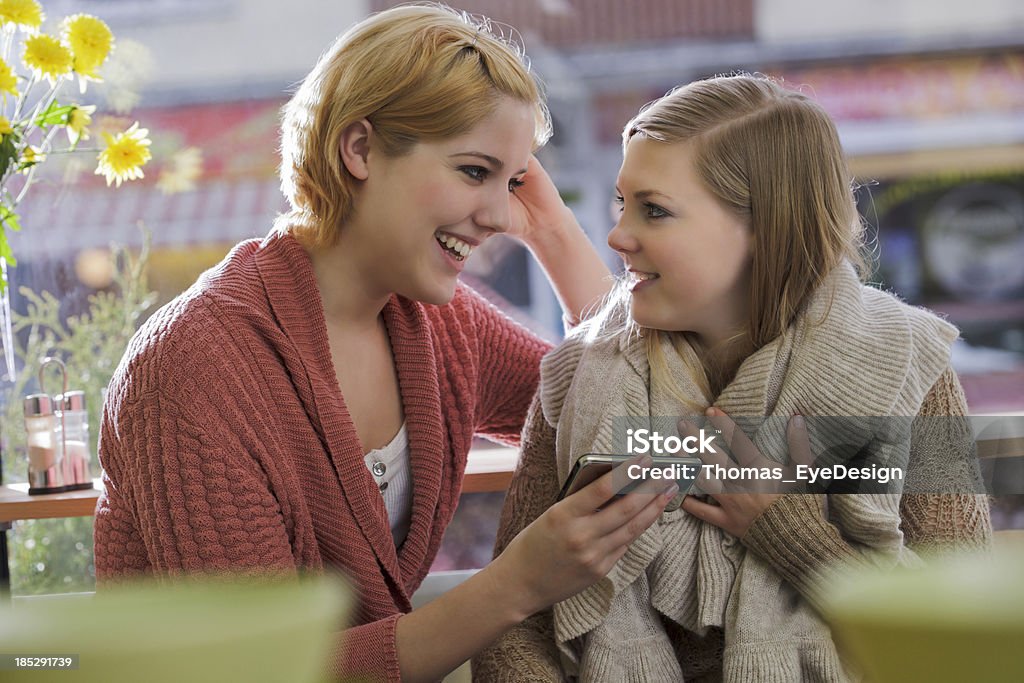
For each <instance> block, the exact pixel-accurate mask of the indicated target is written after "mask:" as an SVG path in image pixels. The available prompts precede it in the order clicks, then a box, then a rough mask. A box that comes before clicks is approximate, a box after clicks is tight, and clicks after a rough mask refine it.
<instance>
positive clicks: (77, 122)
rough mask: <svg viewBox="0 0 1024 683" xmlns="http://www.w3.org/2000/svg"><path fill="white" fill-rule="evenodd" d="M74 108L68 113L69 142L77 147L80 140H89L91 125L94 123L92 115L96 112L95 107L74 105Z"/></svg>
mask: <svg viewBox="0 0 1024 683" xmlns="http://www.w3.org/2000/svg"><path fill="white" fill-rule="evenodd" d="M73 106H74V108H73V109H72V110H71V111H70V112H69V113H68V125H67V133H68V142H70V143H71V144H72V145H77V144H78V141H79V140H88V139H89V128H88V126H89V124H90V123H92V114H93V112H94V111H96V106H95V105H91V104H90V105H88V106H86V107H82V106H79V105H73Z"/></svg>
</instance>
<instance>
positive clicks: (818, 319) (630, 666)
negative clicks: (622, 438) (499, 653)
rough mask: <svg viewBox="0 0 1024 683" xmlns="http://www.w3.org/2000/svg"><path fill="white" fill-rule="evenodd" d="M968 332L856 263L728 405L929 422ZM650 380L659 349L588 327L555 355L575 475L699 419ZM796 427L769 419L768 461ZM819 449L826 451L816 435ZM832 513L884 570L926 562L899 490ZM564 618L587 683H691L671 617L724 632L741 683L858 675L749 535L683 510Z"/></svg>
mask: <svg viewBox="0 0 1024 683" xmlns="http://www.w3.org/2000/svg"><path fill="white" fill-rule="evenodd" d="M956 336H957V332H956V329H955V328H954V327H953V326H951V325H949V324H948V323H946V322H944V321H942V320H940V319H938V318H936V317H935V316H934V315H932V314H930V313H928V312H926V311H924V310H921V309H916V308H912V307H910V306H907V305H905V304H903V303H901V302H900V301H898V300H897V299H896V298H894V297H893V296H891V295H889V294H886V293H884V292H881V291H878V290H876V289H872V288H869V287H864V286H862V285H861V283H860V282H859V280H858V279H857V277H856V275H855V273H854V271H853V268H852V267H851V266H849V264H845V263H844V264H842V265H841V266H840V267H838V268H836V269H835V270H834V271H833V273H832V274H831V275H830V276H829V277H828V278H827V280H826V282H825V283H824V284H823V286H822V287H821V288H820V289H819V290H818V292H816V293H815V295H814V296H813V297H812V298H811V301H810V302H809V305H808V307H807V310H806V312H805V314H804V315H802V316H801V317H800V318H799V319H798V320H797V321H796V322H795V323H794V325H792V326H791V327H790V329H789V330H787V332H786V333H785V334H784V335H783V336H782V337H780V338H779V339H776V340H775V341H773V342H771V343H770V344H768V345H766V346H765V347H763V348H761V349H759V350H758V351H757V352H755V353H754V354H752V355H751V356H750V357H748V358H747V359H746V361H744V363H743V364H742V365H741V367H740V369H739V371H738V372H737V375H736V378H735V380H734V381H733V382H732V383H731V384H730V385H729V386H728V387H727V388H726V389H725V390H724V391H723V392H722V394H721V395H720V396H719V397H718V399H717V400H716V401H715V404H716V405H717V406H719V407H720V408H722V409H723V410H725V411H726V412H727V413H729V414H730V415H733V416H755V415H759V416H771V415H775V416H783V417H787V416H789V415H791V414H793V413H795V412H799V413H801V414H803V415H807V416H825V415H835V416H887V415H895V416H914V415H916V414H917V413H918V410H919V408H920V406H921V402H922V401H923V399H924V397H925V395H926V394H927V392H928V390H929V389H930V388H931V387H932V385H933V384H934V383H935V382H936V380H937V379H938V377H939V376H940V374H941V373H942V372H943V370H944V369H945V368H946V367H947V366H948V363H949V351H950V345H951V343H952V341H953V340H954V339H955V338H956ZM664 351H665V357H666V359H668V360H669V363H670V371H671V380H672V381H673V382H675V383H676V386H677V387H679V388H682V389H683V391H684V392H685V393H686V394H687V395H688V396H691V397H692V398H693V399H695V400H696V401H697V402H698V403H700V404H701V405H707V404H708V400H707V397H704V396H703V395H702V394H701V393H700V391H699V390H698V389H697V387H696V386H695V385H694V384H693V382H692V381H691V380H690V379H689V373H688V372H687V370H686V367H685V363H688V362H689V363H693V362H696V358H695V356H694V355H693V352H692V350H691V349H688V348H686V349H684V353H685V354H686V356H687V357H680V355H679V354H677V353H676V352H675V351H674V350H673V349H672V348H671V347H670V346H666V348H665V349H664ZM649 374H650V371H649V367H648V365H647V358H646V352H645V348H644V341H643V340H642V339H638V338H636V337H628V336H627V335H624V334H620V335H616V336H611V337H608V336H602V335H595V334H592V333H588V332H587V330H584V331H582V332H581V333H579V334H577V335H575V336H573V337H572V338H570V339H569V340H568V341H567V342H566V343H565V344H563V345H562V346H560V347H559V348H558V349H556V350H555V351H553V352H552V353H551V354H549V355H548V356H547V357H545V359H544V361H543V363H542V380H541V390H540V391H541V406H542V410H543V413H544V417H545V419H546V420H547V421H548V422H549V423H550V424H551V425H553V426H554V427H556V430H557V436H556V447H555V451H556V460H557V468H558V475H559V479H560V480H563V481H564V479H565V478H566V477H567V476H568V472H569V470H570V468H571V466H572V464H573V463H574V461H575V459H576V458H578V457H579V456H580V455H582V454H584V453H591V452H597V453H601V452H605V453H610V452H613V451H614V447H613V434H612V418H613V417H619V416H631V417H639V416H668V415H680V414H682V413H683V412H684V411H683V409H682V408H681V407H680V406H679V404H678V402H677V401H676V400H674V399H673V398H672V397H671V396H670V395H668V393H667V392H664V391H659V390H658V389H657V388H654V389H653V390H649V387H650V380H649ZM784 424H785V420H768V421H766V422H765V423H764V424H763V426H762V428H760V429H759V430H758V431H757V433H755V434H752V435H751V436H752V438H753V440H754V442H755V444H757V446H758V447H759V448H760V449H761V451H762V452H763V453H764V454H766V455H768V456H769V457H770V456H771V455H774V454H782V453H785V452H786V444H785V437H784ZM864 436H865V438H866V437H867V435H864ZM811 439H812V450H813V451H814V452H821V450H820V449H821V448H822V442H821V438H820V437H818V436H817V435H815V433H814V431H813V430H812V432H811ZM882 447H883V448H890V449H894V450H895V449H899V448H901V447H902V448H903V449H904V450H905V444H903V445H901V444H896V443H893V444H883V446H882ZM828 506H829V514H830V517H831V519H832V521H833V523H835V524H836V525H837V526H838V527H839V529H840V530H841V531H842V532H843V534H844V536H845V537H846V538H847V539H848V540H849V541H850V542H851V543H853V544H855V545H859V546H862V547H864V548H869V549H873V550H874V551H876V552H874V553H873V554H872V558H873V559H874V561H876V562H877V563H879V564H882V565H886V566H892V565H897V564H913V563H916V562H917V558H916V557H915V556H914V554H913V553H912V552H911V551H909V550H908V549H907V548H906V547H905V546H904V544H903V537H902V533H901V531H900V528H899V526H900V514H899V496H898V495H894V494H835V495H830V496H829V500H828ZM553 612H554V627H555V636H556V640H557V643H558V646H559V650H560V652H561V657H562V666H563V668H564V670H565V672H566V673H567V674H568V675H569V676H570V678H572V677H578V678H579V679H580V680H583V681H613V680H614V681H630V682H633V681H635V682H636V683H640V682H644V683H656V682H658V681H681V680H682V679H683V674H682V670H681V668H680V666H679V663H678V662H677V660H676V658H675V654H674V652H673V647H672V643H671V641H670V639H669V638H668V636H667V634H666V633H665V630H664V627H663V626H662V623H661V618H660V617H659V615H663V616H664V617H667V618H668V619H671V620H673V621H675V622H676V623H678V624H680V625H681V626H683V627H684V628H686V629H689V630H691V631H693V632H694V633H697V634H701V635H702V634H704V633H706V632H707V629H708V628H709V627H712V626H716V627H722V628H723V629H724V632H725V652H724V660H723V672H724V678H725V680H726V681H750V680H758V681H798V680H822V681H835V680H842V679H844V678H849V677H850V674H849V673H848V672H847V671H846V670H845V668H844V666H843V664H842V662H841V661H840V659H839V656H838V654H837V652H836V650H835V647H834V645H833V643H832V640H831V636H830V632H829V629H828V627H827V626H826V625H825V624H824V623H823V622H822V621H821V619H820V618H819V616H818V615H817V613H816V612H815V611H814V610H813V609H812V608H811V607H810V605H809V604H808V603H807V602H806V601H805V600H803V599H802V598H801V597H800V596H799V594H798V593H797V592H796V591H795V590H794V589H793V588H792V587H791V586H790V585H789V584H788V583H786V582H785V581H783V579H782V578H781V577H780V576H779V575H778V574H777V573H776V572H775V571H774V570H773V569H772V568H771V567H770V565H769V564H768V563H767V562H765V561H763V560H761V559H760V558H758V557H757V556H756V555H754V554H752V553H748V552H746V549H745V548H744V547H743V546H742V545H741V544H740V543H739V541H738V540H737V539H735V538H733V537H732V536H730V535H729V534H727V533H724V532H722V531H721V530H720V529H718V528H717V527H715V526H713V525H710V524H707V523H704V522H701V521H699V520H697V519H695V518H694V517H691V516H690V515H688V514H687V513H685V512H684V511H683V510H674V511H672V512H666V513H664V514H663V515H662V517H661V519H660V520H659V522H658V523H656V524H655V525H653V526H652V527H651V528H650V529H648V530H647V532H645V533H644V534H643V535H642V536H641V537H640V538H639V539H637V541H635V542H634V543H633V544H632V546H631V547H630V549H629V550H628V551H627V553H626V555H625V556H623V558H622V559H621V560H620V561H619V562H618V563H617V564H616V565H615V567H614V568H613V569H612V571H611V572H610V573H609V574H608V576H607V577H606V578H605V579H603V580H602V581H599V582H598V583H596V584H594V585H593V586H591V587H590V588H589V589H587V590H584V591H582V592H581V593H578V594H577V595H575V596H573V597H571V598H569V599H567V600H565V601H563V602H561V603H559V604H557V605H555V606H554V610H553Z"/></svg>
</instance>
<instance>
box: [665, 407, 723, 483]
mask: <svg viewBox="0 0 1024 683" xmlns="http://www.w3.org/2000/svg"><path fill="white" fill-rule="evenodd" d="M677 426H678V429H679V433H680V434H685V435H686V436H693V437H696V438H698V439H699V438H700V430H698V429H697V426H696V425H695V424H694V423H693V422H690V421H689V420H688V419H686V418H683V419H681V420H679V424H678V425H677ZM697 457H698V458H700V459H701V462H703V463H704V464H705V465H710V466H711V469H712V471H714V469H715V466H716V465H717V466H718V467H723V468H728V467H731V466H732V465H733V464H734V463H733V461H732V458H730V457H729V454H728V453H727V452H726V450H725V449H724V448H722V447H721V446H720V445H719V446H718V447H716V448H715V451H714V452H713V453H712V452H710V451H701V452H698V453H697ZM707 472H708V470H707V469H706V468H704V467H701V468H700V474H699V475H698V476H697V480H696V481H695V482H694V483H695V484H696V485H697V486H698V487H699V488H700V490H701V491H704V492H705V493H721V492H722V490H723V488H724V486H723V483H722V482H721V481H719V480H717V479H715V478H713V477H708V474H707Z"/></svg>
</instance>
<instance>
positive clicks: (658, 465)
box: [558, 453, 704, 500]
mask: <svg viewBox="0 0 1024 683" xmlns="http://www.w3.org/2000/svg"><path fill="white" fill-rule="evenodd" d="M635 457H636V456H635V455H620V454H601V453H587V454H586V455H583V456H581V457H580V458H579V459H578V460H577V461H576V464H575V465H573V467H572V471H570V472H569V478H568V479H566V480H565V485H564V486H562V490H561V491H560V492H559V494H558V500H562V499H563V498H565V497H566V496H570V495H572V494H573V493H576V492H577V491H579V490H580V489H581V488H583V487H584V486H586V485H587V484H590V483H592V482H593V481H594V480H596V479H597V478H599V477H601V476H602V475H604V474H607V473H608V472H611V471H612V470H613V469H615V468H616V467H618V466H619V465H621V464H622V463H624V462H626V461H627V460H633V459H634V458H635ZM651 459H652V460H653V461H654V464H653V465H652V466H651V467H650V468H649V469H648V470H647V471H646V472H645V471H643V470H642V469H641V468H640V467H635V468H622V471H621V472H620V475H621V476H617V477H615V478H614V479H615V480H614V481H613V482H612V486H613V489H614V490H615V495H616V496H624V495H626V494H627V493H630V492H631V491H632V490H633V489H635V488H636V487H637V486H639V485H640V484H642V483H644V482H645V481H649V480H651V479H661V480H664V481H666V482H667V481H675V482H676V484H677V485H678V486H679V492H680V493H686V492H687V491H689V490H690V487H691V486H693V482H694V481H696V480H697V476H698V475H699V474H700V468H701V466H702V465H703V464H704V463H703V462H702V461H701V459H700V458H690V457H679V456H675V455H654V456H651ZM627 470H632V471H627Z"/></svg>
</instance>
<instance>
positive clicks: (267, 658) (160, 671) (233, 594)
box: [0, 577, 351, 683]
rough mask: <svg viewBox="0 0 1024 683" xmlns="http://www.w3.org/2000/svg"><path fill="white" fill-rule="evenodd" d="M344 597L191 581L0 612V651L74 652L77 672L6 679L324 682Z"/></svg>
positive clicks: (307, 585) (331, 583)
mask: <svg viewBox="0 0 1024 683" xmlns="http://www.w3.org/2000/svg"><path fill="white" fill-rule="evenodd" d="M350 601H351V598H350V596H349V590H348V588H347V587H346V586H345V585H344V583H343V582H342V581H341V580H340V579H337V578H332V577H318V578H309V579H302V580H298V581H296V580H291V581H283V580H282V581H269V580H264V581H248V582H229V581H227V580H220V579H218V580H214V581H204V582H199V581H192V582H188V583H182V584H173V585H156V584H144V585H135V586H128V587H124V588H116V589H115V588H110V589H105V590H103V591H102V592H101V593H99V594H97V595H95V596H89V597H78V598H70V597H62V598H35V599H29V600H22V601H16V602H15V603H14V605H13V606H12V605H5V606H3V607H0V654H4V655H10V654H19V655H35V656H54V657H56V656H67V655H78V669H77V671H61V670H32V671H30V672H29V671H24V672H23V671H14V670H12V669H11V668H10V666H5V670H3V671H0V680H4V681H8V680H10V681H19V680H25V681H29V680H31V681H55V682H57V681H59V682H61V683H66V682H67V681H75V682H76V683H79V682H86V681H88V682H93V681H95V682H99V681H103V682H104V683H106V682H118V683H119V682H127V681H131V682H132V683H137V682H138V681H147V683H183V682H184V681H246V682H253V681H266V682H267V683H281V682H282V681H289V682H294V683H307V682H308V683H313V682H314V681H322V680H325V671H326V668H327V667H326V665H327V662H328V657H329V652H330V650H331V649H332V647H333V646H334V642H335V634H336V633H337V631H339V630H341V628H343V627H344V622H343V620H344V619H345V617H346V616H347V613H348V610H349V605H350Z"/></svg>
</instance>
